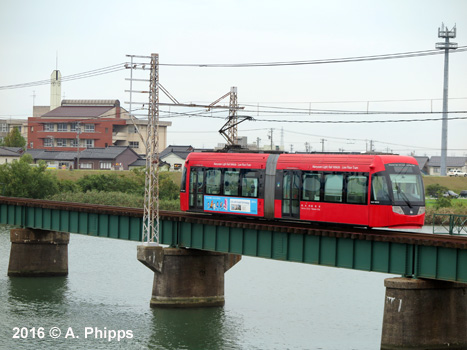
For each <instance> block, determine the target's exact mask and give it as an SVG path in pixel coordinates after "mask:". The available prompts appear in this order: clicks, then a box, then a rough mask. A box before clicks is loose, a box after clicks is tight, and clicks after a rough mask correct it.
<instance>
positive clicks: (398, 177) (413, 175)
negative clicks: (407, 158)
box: [386, 164, 425, 206]
mask: <svg viewBox="0 0 467 350" xmlns="http://www.w3.org/2000/svg"><path fill="white" fill-rule="evenodd" d="M386 169H387V170H388V173H389V179H390V181H391V187H392V196H393V200H394V204H395V205H409V206H411V205H413V204H415V205H424V204H425V195H424V191H423V180H422V176H421V174H420V170H419V169H418V166H416V165H413V164H391V165H387V166H386Z"/></svg>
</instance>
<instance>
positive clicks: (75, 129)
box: [27, 100, 172, 154]
mask: <svg viewBox="0 0 467 350" xmlns="http://www.w3.org/2000/svg"><path fill="white" fill-rule="evenodd" d="M44 110H46V108H45V107H44V106H42V107H41V111H44ZM36 111H37V112H38V113H37V114H38V115H40V112H39V109H37V110H36ZM135 125H136V127H135ZM170 125H172V123H171V122H160V123H159V151H162V150H163V149H164V148H165V145H166V142H167V141H166V140H167V127H168V126H170ZM138 130H139V133H140V134H141V136H140V134H138ZM27 134H28V148H29V149H44V150H61V151H77V150H78V147H79V149H80V150H84V149H87V148H106V147H109V146H123V147H127V146H128V147H131V148H132V149H133V150H134V151H135V152H136V153H137V154H145V153H146V149H145V140H146V135H147V120H146V121H145V120H136V121H135V122H133V121H132V120H131V119H130V116H129V115H128V112H127V111H126V110H125V109H124V108H122V107H120V101H119V100H63V101H62V103H61V106H60V107H58V108H55V109H53V110H51V111H50V112H47V113H45V114H42V115H40V116H37V117H31V118H28V128H27ZM78 142H79V145H78Z"/></svg>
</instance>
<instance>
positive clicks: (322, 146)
mask: <svg viewBox="0 0 467 350" xmlns="http://www.w3.org/2000/svg"><path fill="white" fill-rule="evenodd" d="M324 141H327V140H326V139H321V152H324Z"/></svg>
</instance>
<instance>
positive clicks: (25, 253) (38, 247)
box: [8, 228, 70, 277]
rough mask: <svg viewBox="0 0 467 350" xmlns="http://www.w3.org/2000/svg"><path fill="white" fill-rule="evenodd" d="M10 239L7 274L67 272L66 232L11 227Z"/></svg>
mask: <svg viewBox="0 0 467 350" xmlns="http://www.w3.org/2000/svg"><path fill="white" fill-rule="evenodd" d="M10 241H11V250H10V262H9V264H8V276H19V277H43V276H67V275H68V243H69V241H70V234H69V233H68V232H56V231H46V230H37V229H29V228H13V229H11V230H10Z"/></svg>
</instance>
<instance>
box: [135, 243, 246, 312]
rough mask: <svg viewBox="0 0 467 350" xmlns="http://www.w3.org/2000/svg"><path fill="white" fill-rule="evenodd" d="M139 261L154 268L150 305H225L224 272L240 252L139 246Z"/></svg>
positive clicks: (180, 306) (185, 306) (233, 263)
mask: <svg viewBox="0 0 467 350" xmlns="http://www.w3.org/2000/svg"><path fill="white" fill-rule="evenodd" d="M137 257H138V260H139V261H140V262H141V263H143V264H144V265H145V266H147V267H148V268H150V269H151V270H152V271H154V283H153V288H152V298H151V302H150V306H151V307H170V308H187V307H209V306H223V305H224V303H225V299H224V273H225V272H226V271H227V270H228V269H230V268H231V267H232V266H233V265H235V264H236V263H237V262H238V261H240V259H241V255H233V254H226V253H216V252H208V251H203V250H196V249H181V248H163V247H160V246H147V245H140V246H138V254H137Z"/></svg>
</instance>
